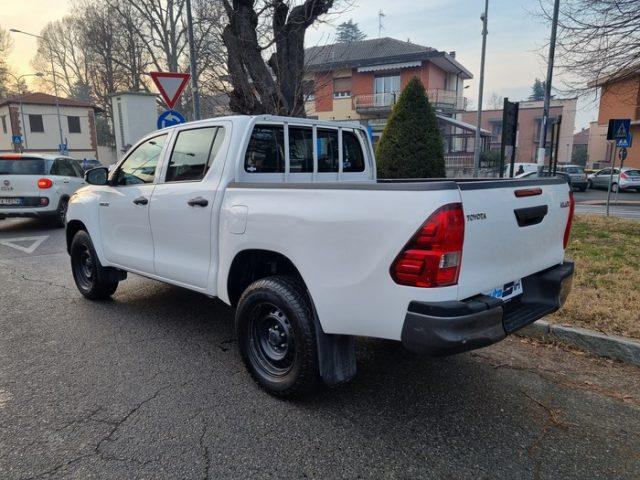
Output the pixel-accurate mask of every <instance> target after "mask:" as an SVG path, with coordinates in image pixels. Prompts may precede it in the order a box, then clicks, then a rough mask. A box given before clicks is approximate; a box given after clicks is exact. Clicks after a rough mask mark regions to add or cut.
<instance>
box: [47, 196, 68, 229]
mask: <svg viewBox="0 0 640 480" xmlns="http://www.w3.org/2000/svg"><path fill="white" fill-rule="evenodd" d="M68 207H69V199H68V198H62V199H61V200H60V203H58V208H57V209H56V213H55V215H54V216H52V217H51V218H50V219H49V224H50V225H51V226H52V227H54V228H63V227H64V226H65V225H66V224H67V208H68Z"/></svg>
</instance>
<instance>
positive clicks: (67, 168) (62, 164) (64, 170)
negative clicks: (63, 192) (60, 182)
mask: <svg viewBox="0 0 640 480" xmlns="http://www.w3.org/2000/svg"><path fill="white" fill-rule="evenodd" d="M51 175H59V176H61V177H75V176H76V174H75V172H74V171H73V168H71V165H69V163H68V160H67V159H65V158H56V159H55V160H54V161H53V165H52V166H51Z"/></svg>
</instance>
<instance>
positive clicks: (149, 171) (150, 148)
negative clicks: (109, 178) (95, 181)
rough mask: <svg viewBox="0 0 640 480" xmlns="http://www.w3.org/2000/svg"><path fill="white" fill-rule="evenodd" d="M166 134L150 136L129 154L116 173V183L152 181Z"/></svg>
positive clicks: (134, 183)
mask: <svg viewBox="0 0 640 480" xmlns="http://www.w3.org/2000/svg"><path fill="white" fill-rule="evenodd" d="M166 140H167V134H164V135H158V136H157V137H153V138H150V139H149V140H147V141H146V142H144V143H141V144H140V145H138V147H137V148H136V149H135V150H134V151H133V152H131V153H130V154H129V156H128V157H127V159H126V160H125V161H124V162H123V163H122V164H121V165H120V168H119V169H118V171H117V174H116V181H115V184H116V185H137V184H141V183H153V179H154V177H155V174H156V167H157V166H158V159H159V158H160V153H161V152H162V147H163V146H164V142H165V141H166Z"/></svg>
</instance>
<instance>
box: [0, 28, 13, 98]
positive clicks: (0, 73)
mask: <svg viewBox="0 0 640 480" xmlns="http://www.w3.org/2000/svg"><path fill="white" fill-rule="evenodd" d="M12 48H13V43H12V42H11V37H10V36H9V32H8V31H7V30H5V29H4V28H2V27H0V97H4V96H5V95H6V94H7V93H8V91H9V90H10V88H9V73H10V72H9V65H7V62H6V60H5V59H6V58H7V56H8V55H9V52H11V49H12Z"/></svg>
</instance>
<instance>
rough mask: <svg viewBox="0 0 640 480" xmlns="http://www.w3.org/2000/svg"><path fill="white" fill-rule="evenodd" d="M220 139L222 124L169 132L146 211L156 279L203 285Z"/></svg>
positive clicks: (209, 249) (211, 240)
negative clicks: (167, 150)
mask: <svg viewBox="0 0 640 480" xmlns="http://www.w3.org/2000/svg"><path fill="white" fill-rule="evenodd" d="M224 138H225V129H224V127H223V126H207V127H201V128H191V129H186V130H180V131H178V132H177V134H176V136H175V141H174V142H173V143H174V144H173V148H172V150H171V155H170V157H169V160H168V162H166V164H167V166H166V168H165V169H164V171H163V173H162V180H161V181H159V182H158V185H156V188H155V190H154V192H153V197H152V201H151V207H150V212H149V215H150V221H151V231H152V234H153V243H154V250H155V253H154V258H155V262H154V264H155V270H156V274H157V275H159V276H161V277H162V278H165V279H167V280H170V281H172V282H175V283H179V284H183V285H188V286H190V287H196V288H202V289H204V288H205V287H206V286H207V280H208V277H209V269H210V266H211V263H212V252H213V250H214V245H215V242H214V240H215V238H214V236H215V235H216V232H215V231H214V229H212V225H215V224H216V223H215V222H214V218H213V217H214V215H215V213H214V212H215V209H214V201H215V198H216V191H217V188H218V184H219V181H220V176H221V174H222V167H223V166H224V153H223V151H224V150H223V149H222V148H221V146H222V145H223V143H224ZM212 222H213V223H212Z"/></svg>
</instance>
